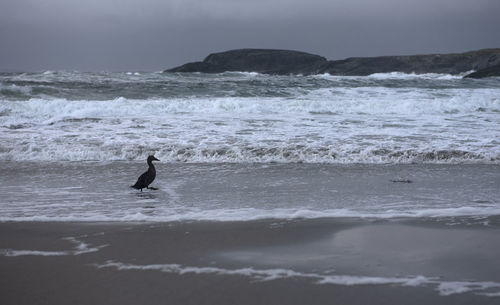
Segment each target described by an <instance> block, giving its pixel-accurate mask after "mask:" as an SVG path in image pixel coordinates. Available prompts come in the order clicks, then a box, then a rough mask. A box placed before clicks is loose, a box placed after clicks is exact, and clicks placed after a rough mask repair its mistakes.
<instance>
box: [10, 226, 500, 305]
mask: <svg viewBox="0 0 500 305" xmlns="http://www.w3.org/2000/svg"><path fill="white" fill-rule="evenodd" d="M493 220H494V221H493V222H491V224H489V225H485V224H483V223H476V224H472V223H469V224H465V223H461V224H455V225H452V224H451V223H450V222H449V221H443V220H427V221H418V220H391V221H381V220H378V221H374V220H367V219H317V220H293V221H282V220H280V221H277V220H261V221H249V222H191V223H186V222H171V223H123V222H122V223H68V222H65V223H40V222H4V223H0V273H1V274H2V276H1V277H0V303H1V304H4V305H10V304H16V305H20V304H52V305H57V304H122V305H124V304H125V305H126V304H221V305H224V304H332V303H334V304H498V302H499V300H500V293H499V292H500V264H498V257H500V244H499V243H498V236H500V226H499V225H498V223H500V222H499V221H498V219H496V220H495V219H493ZM495 295H497V296H495Z"/></svg>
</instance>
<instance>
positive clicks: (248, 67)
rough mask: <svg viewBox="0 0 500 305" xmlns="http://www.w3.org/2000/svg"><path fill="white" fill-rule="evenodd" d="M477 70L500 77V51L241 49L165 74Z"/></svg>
mask: <svg viewBox="0 0 500 305" xmlns="http://www.w3.org/2000/svg"><path fill="white" fill-rule="evenodd" d="M472 70H474V71H476V72H474V73H472V74H470V75H468V76H467V77H475V78H481V77H489V76H498V75H499V71H500V48H497V49H483V50H477V51H471V52H466V53H453V54H429V55H407V56H378V57H351V58H347V59H343V60H327V59H326V58H324V57H322V56H319V55H314V54H309V53H305V52H299V51H290V50H270V49H238V50H231V51H225V52H220V53H213V54H210V55H208V56H207V57H206V58H205V59H204V60H203V61H199V62H192V63H187V64H184V65H182V66H179V67H175V68H172V69H168V70H165V72H202V73H222V72H226V71H240V72H258V73H264V74H276V75H287V74H303V75H311V74H323V73H328V74H331V75H352V76H363V75H370V74H373V73H386V72H403V73H417V74H422V73H447V74H460V73H464V72H467V71H472Z"/></svg>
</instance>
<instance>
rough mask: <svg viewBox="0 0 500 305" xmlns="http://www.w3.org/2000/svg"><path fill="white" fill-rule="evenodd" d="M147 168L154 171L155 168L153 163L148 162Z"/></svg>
mask: <svg viewBox="0 0 500 305" xmlns="http://www.w3.org/2000/svg"><path fill="white" fill-rule="evenodd" d="M148 165H149V168H152V169H154V168H155V166H154V165H153V161H148Z"/></svg>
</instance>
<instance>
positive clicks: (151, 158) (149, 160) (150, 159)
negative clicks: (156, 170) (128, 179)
mask: <svg viewBox="0 0 500 305" xmlns="http://www.w3.org/2000/svg"><path fill="white" fill-rule="evenodd" d="M152 161H160V160H159V159H156V157H155V156H153V155H151V156H149V157H148V162H152Z"/></svg>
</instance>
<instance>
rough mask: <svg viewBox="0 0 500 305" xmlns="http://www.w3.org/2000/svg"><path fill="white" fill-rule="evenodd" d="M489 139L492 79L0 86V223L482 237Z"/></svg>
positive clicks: (493, 150) (493, 153) (33, 79)
mask: <svg viewBox="0 0 500 305" xmlns="http://www.w3.org/2000/svg"><path fill="white" fill-rule="evenodd" d="M499 139H500V80H499V79H498V78H491V79H485V80H474V79H462V78H461V76H452V75H444V74H424V75H414V74H401V73H387V74H374V75H370V76H365V77H343V76H331V75H316V76H269V75H262V74H257V73H222V74H213V75H211V74H196V73H187V74H171V73H137V72H134V73H132V72H129V73H108V72H102V73H83V72H64V71H54V72H52V71H47V72H43V73H3V74H0V169H1V173H2V174H1V183H0V184H1V186H0V194H1V195H0V196H1V197H0V198H1V200H0V211H1V214H0V215H1V216H0V220H3V221H9V220H21V221H30V220H62V221H72V220H81V221H87V220H89V221H95V220H104V221H131V220H139V221H148V220H151V221H173V220H220V221H227V220H230V221H233V220H251V219H261V218H278V219H290V218H321V217H375V218H394V217H429V218H439V217H448V220H446V221H448V222H450V223H451V222H453V221H451V220H450V219H449V217H466V218H467V219H466V221H467V222H468V221H471V219H472V222H478V221H479V222H484V223H487V224H488V223H492V221H493V220H494V219H496V218H495V217H496V215H499V214H500V202H499V199H498V198H500V196H499V195H500V194H499V191H498V190H499V189H500V188H499V186H500V173H499V172H500V171H499V166H500V142H499ZM153 153H154V154H155V156H156V157H158V158H159V159H160V160H161V162H159V163H157V167H158V176H157V180H156V181H155V185H156V186H158V187H160V190H159V191H157V192H154V191H147V192H143V193H140V192H137V191H135V190H132V189H130V188H129V186H130V185H132V184H133V183H134V182H135V179H136V178H137V176H138V175H139V174H140V173H142V172H143V171H144V170H145V162H144V160H145V159H146V157H147V155H148V154H153ZM489 217H493V218H492V219H490V218H489ZM493 222H494V221H493Z"/></svg>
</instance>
